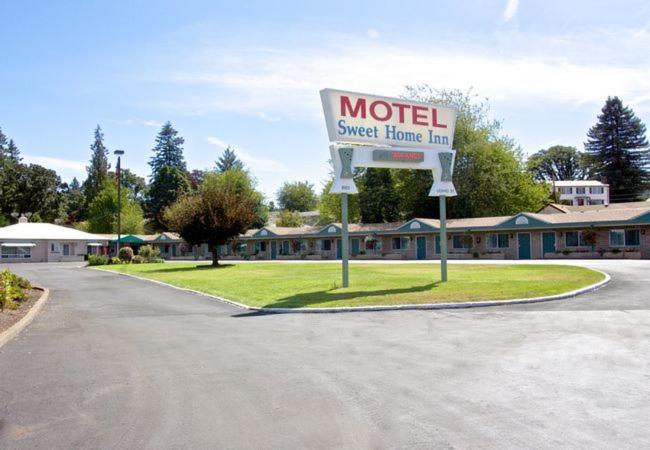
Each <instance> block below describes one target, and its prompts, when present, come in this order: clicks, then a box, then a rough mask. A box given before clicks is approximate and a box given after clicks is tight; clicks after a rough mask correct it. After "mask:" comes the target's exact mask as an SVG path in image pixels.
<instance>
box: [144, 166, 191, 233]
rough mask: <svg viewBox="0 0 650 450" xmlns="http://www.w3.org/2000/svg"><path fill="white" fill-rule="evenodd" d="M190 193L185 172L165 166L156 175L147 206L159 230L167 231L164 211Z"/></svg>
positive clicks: (148, 194) (148, 195)
mask: <svg viewBox="0 0 650 450" xmlns="http://www.w3.org/2000/svg"><path fill="white" fill-rule="evenodd" d="M189 191H190V184H189V181H188V180H187V174H186V172H185V170H183V169H180V168H178V167H173V166H163V167H161V168H160V169H159V170H158V171H157V172H156V173H155V174H154V177H153V179H152V181H151V184H150V185H149V190H148V192H147V198H148V200H147V206H148V210H149V213H150V214H151V216H152V218H153V220H154V224H155V226H156V227H157V229H160V230H165V229H166V228H165V224H164V221H163V220H162V219H163V211H164V209H165V208H166V207H168V206H169V205H171V204H172V203H174V202H175V201H176V200H178V199H179V198H181V197H182V196H183V195H185V194H186V193H188V192H189Z"/></svg>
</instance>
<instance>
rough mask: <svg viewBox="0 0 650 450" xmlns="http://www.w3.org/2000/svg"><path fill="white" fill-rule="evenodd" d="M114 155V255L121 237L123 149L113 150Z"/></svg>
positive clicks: (117, 252)
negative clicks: (115, 210) (115, 161)
mask: <svg viewBox="0 0 650 450" xmlns="http://www.w3.org/2000/svg"><path fill="white" fill-rule="evenodd" d="M113 154H114V155H117V166H116V167H115V176H116V178H117V245H116V247H115V256H118V257H119V255H120V240H121V239H122V236H121V235H120V234H121V231H122V217H121V216H122V177H121V175H122V174H121V159H120V157H121V156H122V155H123V154H124V150H115V151H114V152H113Z"/></svg>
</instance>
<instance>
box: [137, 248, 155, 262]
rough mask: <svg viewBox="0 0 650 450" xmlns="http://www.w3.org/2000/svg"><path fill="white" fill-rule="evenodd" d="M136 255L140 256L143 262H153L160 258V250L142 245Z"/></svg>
mask: <svg viewBox="0 0 650 450" xmlns="http://www.w3.org/2000/svg"><path fill="white" fill-rule="evenodd" d="M138 255H139V256H141V257H142V258H143V260H144V262H153V261H154V260H155V259H157V258H159V257H160V249H159V248H158V247H157V246H156V247H154V246H152V245H143V246H142V247H140V250H138Z"/></svg>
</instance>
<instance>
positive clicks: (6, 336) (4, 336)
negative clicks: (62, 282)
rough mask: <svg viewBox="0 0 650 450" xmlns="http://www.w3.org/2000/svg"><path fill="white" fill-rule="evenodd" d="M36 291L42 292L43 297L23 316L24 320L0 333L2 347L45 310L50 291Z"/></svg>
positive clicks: (0, 345)
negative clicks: (44, 306)
mask: <svg viewBox="0 0 650 450" xmlns="http://www.w3.org/2000/svg"><path fill="white" fill-rule="evenodd" d="M34 289H37V290H41V291H43V293H42V294H41V297H40V298H39V299H38V300H36V303H34V306H32V308H31V309H30V310H29V311H28V312H27V314H25V315H24V316H23V318H22V319H20V320H19V321H18V322H16V323H15V324H13V325H12V326H10V327H9V328H8V329H7V330H5V331H3V332H2V333H0V347H2V346H3V345H5V344H6V343H7V342H9V341H10V340H12V339H13V338H15V337H16V336H17V335H18V333H20V332H21V331H23V330H24V329H25V327H26V326H27V325H29V324H30V323H32V321H33V320H34V318H36V315H37V314H38V313H39V312H40V311H41V309H43V305H44V304H45V302H46V301H47V300H48V299H49V298H50V290H49V289H43V288H37V287H35V288H34Z"/></svg>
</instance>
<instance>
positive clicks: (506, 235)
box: [487, 233, 510, 250]
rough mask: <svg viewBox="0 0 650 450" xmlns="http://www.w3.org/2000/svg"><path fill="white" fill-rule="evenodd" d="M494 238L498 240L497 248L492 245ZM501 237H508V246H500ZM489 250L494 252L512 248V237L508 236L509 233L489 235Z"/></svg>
mask: <svg viewBox="0 0 650 450" xmlns="http://www.w3.org/2000/svg"><path fill="white" fill-rule="evenodd" d="M492 236H494V237H495V239H496V243H497V245H496V246H493V245H492ZM499 236H505V237H506V244H507V245H506V246H503V247H502V246H501V245H499V244H500V243H499ZM487 248H489V249H493V250H498V249H503V248H510V236H509V235H508V233H489V234H488V235H487Z"/></svg>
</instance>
